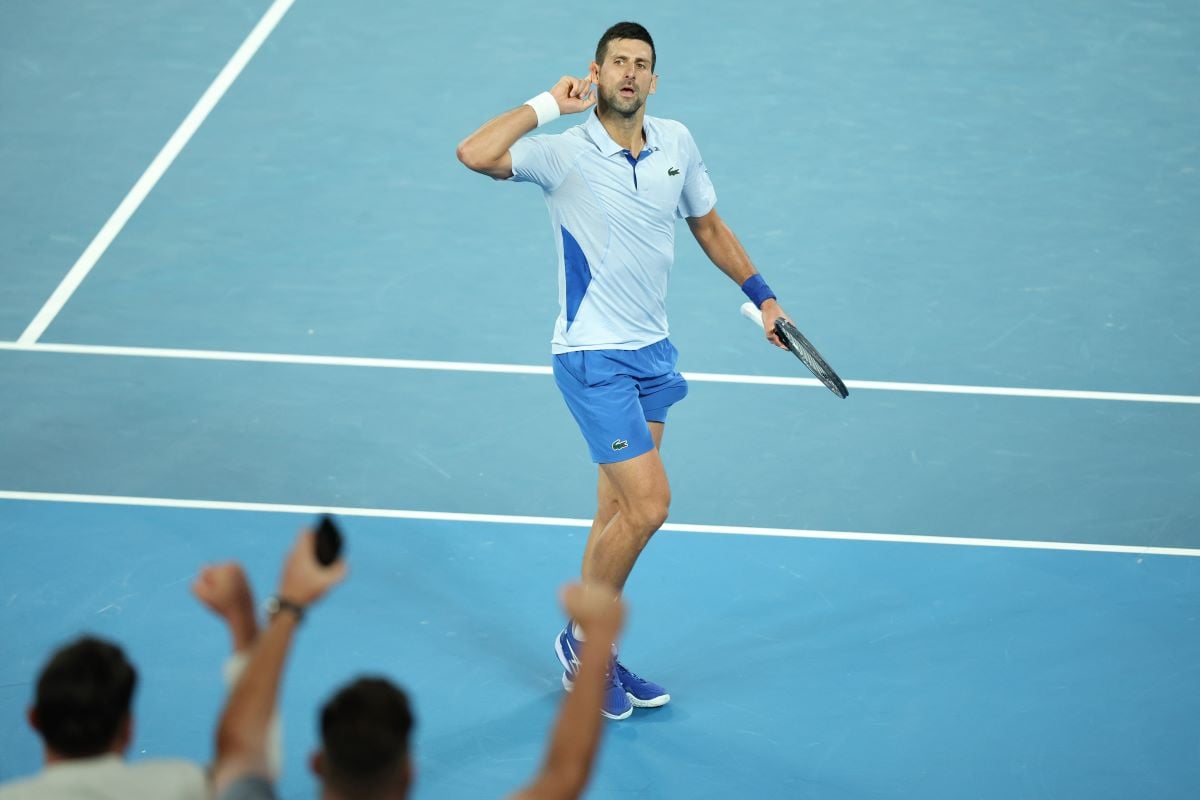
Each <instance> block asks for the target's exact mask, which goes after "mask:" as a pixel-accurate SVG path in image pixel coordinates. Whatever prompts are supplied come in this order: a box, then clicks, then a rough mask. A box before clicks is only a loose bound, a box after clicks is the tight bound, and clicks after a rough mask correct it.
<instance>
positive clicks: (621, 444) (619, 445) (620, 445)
mask: <svg viewBox="0 0 1200 800" xmlns="http://www.w3.org/2000/svg"><path fill="white" fill-rule="evenodd" d="M626 447H629V442H627V441H626V440H624V439H617V440H616V441H615V442H613V443H612V449H613V450H624V449H625V448H626Z"/></svg>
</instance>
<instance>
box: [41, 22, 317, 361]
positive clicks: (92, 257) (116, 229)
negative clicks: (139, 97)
mask: <svg viewBox="0 0 1200 800" xmlns="http://www.w3.org/2000/svg"><path fill="white" fill-rule="evenodd" d="M294 2H295V0H275V2H274V3H272V4H271V7H270V8H268V9H267V11H266V13H265V14H263V16H262V19H260V20H259V21H258V24H257V25H255V26H254V30H252V31H250V35H249V36H247V37H246V40H245V41H244V42H242V46H241V47H239V48H238V49H237V51H236V52H235V53H234V54H233V57H232V58H230V59H229V63H227V64H226V65H225V67H224V69H222V70H221V71H220V72H219V73H218V74H217V77H216V78H214V79H213V82H212V84H210V85H209V87H208V89H207V90H206V91H205V92H204V94H202V95H201V96H200V99H199V100H198V101H196V105H195V106H194V107H193V108H192V110H191V112H189V113H188V115H187V116H186V117H184V119H183V122H181V123H180V124H179V127H178V128H177V129H176V130H175V133H173V134H172V135H171V138H170V139H168V140H167V143H166V144H165V145H163V148H162V150H160V151H159V153H158V155H157V156H155V157H154V160H153V161H151V162H150V166H148V167H146V171H145V172H143V173H142V177H140V178H138V181H137V183H135V184H134V185H133V188H132V189H130V190H129V194H127V195H125V199H124V200H122V201H121V204H120V205H118V206H117V210H116V211H114V212H113V213H112V216H110V217H109V218H108V221H107V222H105V223H104V226H103V227H102V228H100V232H99V233H97V234H96V237H95V238H94V239H92V242H91V244H89V245H88V246H87V248H86V249H85V250H84V251H83V253H82V254H81V255H80V256H79V258H78V259H77V260H76V261H75V265H74V266H72V267H71V269H70V271H68V272H67V274H66V277H64V278H63V279H62V282H61V283H59V284H58V288H56V289H55V290H54V293H53V294H51V295H50V299H49V300H47V301H46V304H45V305H43V306H42V309H41V310H40V311H38V313H37V316H35V317H34V318H33V321H32V322H30V323H29V326H28V327H27V328H25V331H24V332H23V333H22V334H21V336H20V338H19V339H18V340H17V341H19V342H21V343H23V344H32V343H33V342H36V341H37V340H38V339H40V338H41V337H42V334H43V333H45V332H46V328H48V327H50V323H51V322H53V321H54V318H55V317H56V316H58V312H59V311H62V308H63V306H65V305H66V304H67V301H68V300H70V299H71V295H73V294H75V290H76V289H78V288H79V285H80V284H81V283H83V279H84V278H86V277H87V276H88V273H89V272H91V271H92V267H94V266H95V265H96V262H97V261H99V260H100V257H101V256H102V255H104V251H106V250H108V247H109V245H111V244H112V243H113V239H115V238H117V234H119V233H120V232H121V230H122V229H123V228H124V227H125V223H127V222H129V218H130V217H132V216H133V214H134V212H135V211H137V210H138V207H139V206H140V205H141V204H142V201H144V200H145V199H146V196H147V195H148V194H150V191H151V190H152V189H153V188H154V187H155V185H156V184H157V183H158V181H159V179H160V178H161V177H162V176H163V173H165V172H166V171H167V169H168V168H169V167H170V166H171V164H173V163H174V162H175V158H176V157H177V156H178V155H179V153H180V151H182V150H183V148H184V146H185V145H186V144H187V143H188V142H189V141H191V138H192V136H194V135H195V133H196V131H197V130H199V128H200V126H201V125H202V124H203V123H204V120H205V119H207V118H208V115H209V113H210V112H211V111H212V110H213V108H215V107H216V105H217V103H218V102H219V101H220V100H221V98H222V97H224V96H225V92H226V91H228V89H229V87H230V86H232V85H233V82H234V81H235V80H237V77H238V76H239V75H241V74H242V70H243V69H245V67H246V65H247V64H248V63H250V59H251V58H253V57H254V54H255V53H257V52H258V48H259V47H261V46H262V43H263V42H265V41H266V40H267V37H268V36H270V35H271V32H272V31H274V30H275V26H276V25H278V24H279V21H280V20H281V19H283V15H284V14H286V13H287V11H288V9H289V8H291V7H292V3H294Z"/></svg>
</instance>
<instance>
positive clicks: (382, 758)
mask: <svg viewBox="0 0 1200 800" xmlns="http://www.w3.org/2000/svg"><path fill="white" fill-rule="evenodd" d="M412 727H413V715H412V711H411V710H410V708H409V705H408V698H407V697H406V696H405V694H404V692H403V691H401V690H400V689H399V688H397V687H396V686H395V685H394V684H392V683H391V682H390V681H388V680H387V679H385V678H359V679H358V680H356V681H354V682H353V683H351V684H349V685H348V686H345V687H343V688H342V689H341V690H340V691H338V693H337V694H335V695H334V696H333V697H332V698H331V699H330V700H329V702H328V703H326V704H325V707H324V708H322V709H321V744H322V750H323V753H324V764H325V769H324V775H323V777H324V779H325V784H326V785H327V786H328V787H329V788H331V789H333V790H335V791H336V792H337V793H338V794H341V795H344V796H347V797H356V798H370V797H375V796H378V795H382V794H385V793H387V792H389V791H391V790H393V789H394V788H395V787H396V786H397V785H398V784H400V783H407V781H408V779H409V774H408V770H409V762H408V740H409V734H410V732H411V731H412Z"/></svg>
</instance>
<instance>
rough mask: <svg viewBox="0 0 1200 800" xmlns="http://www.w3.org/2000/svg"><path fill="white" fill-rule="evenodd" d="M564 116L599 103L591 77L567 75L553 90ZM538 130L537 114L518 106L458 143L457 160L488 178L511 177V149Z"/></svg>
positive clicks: (531, 109)
mask: <svg viewBox="0 0 1200 800" xmlns="http://www.w3.org/2000/svg"><path fill="white" fill-rule="evenodd" d="M550 94H552V95H553V96H554V99H555V100H557V101H558V110H559V113H562V114H574V113H576V112H578V111H585V110H587V109H589V108H591V107H592V105H593V104H594V103H595V102H596V98H595V96H594V95H593V94H592V83H591V78H590V77H586V78H572V77H570V76H569V75H564V76H563V77H561V78H559V79H558V83H556V84H554V86H553V88H551V89H550ZM536 127H537V114H536V113H535V112H534V110H533V108H532V107H531V106H528V105H519V106H517V107H516V108H514V109H512V110H510V111H505V112H504V113H503V114H501V115H500V116H498V117H493V118H492V119H491V120H489V121H487V122H485V123H484V124H483V126H482V127H481V128H479V130H477V131H475V132H474V133H472V134H471V135H470V136H468V137H467V138H465V139H463V140H462V141H461V142H459V144H458V151H457V153H458V160H459V161H461V162H462V163H463V164H464V165H466V167H467V168H468V169H472V170H474V171H475V172H479V173H482V174H484V175H488V176H490V177H492V178H495V179H496V180H498V181H503V180H508V179H509V178H511V177H512V175H513V171H512V157H511V156H510V155H509V154H508V149H509V148H510V147H512V146H513V145H514V144H515V143H516V141H517V139H520V138H521V137H522V136H524V135H525V134H527V133H529V132H530V131H531V130H533V129H534V128H536Z"/></svg>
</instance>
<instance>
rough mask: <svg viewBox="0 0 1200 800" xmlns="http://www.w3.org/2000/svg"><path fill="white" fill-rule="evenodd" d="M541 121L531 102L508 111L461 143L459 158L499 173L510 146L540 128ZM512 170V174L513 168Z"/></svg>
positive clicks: (469, 165)
mask: <svg viewBox="0 0 1200 800" xmlns="http://www.w3.org/2000/svg"><path fill="white" fill-rule="evenodd" d="M537 122H538V120H537V114H536V113H535V112H534V110H533V108H532V107H530V106H529V105H520V106H517V107H516V108H514V109H512V110H511V111H506V112H504V113H503V114H501V115H500V116H498V117H495V118H493V119H491V120H489V121H488V122H486V123H484V125H483V126H482V127H480V128H479V129H478V130H477V131H475V132H474V133H472V134H471V135H470V136H468V137H467V138H466V139H463V140H462V142H460V143H459V145H458V160H459V161H461V162H462V163H463V164H464V165H466V166H467V168H469V169H472V170H474V171H476V172H482V173H484V174H487V175H492V176H493V177H496V175H495V174H494V173H495V171H496V168H497V167H498V166H500V165H502V164H503V162H504V161H505V160H506V156H507V155H508V150H509V148H510V147H512V146H513V145H514V144H515V143H516V141H517V140H518V139H520V138H521V137H522V136H524V135H525V134H527V133H529V132H530V131H531V130H533V129H534V128H536V127H537ZM508 171H509V173H510V174H511V169H509V170H508ZM504 177H507V176H504Z"/></svg>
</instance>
